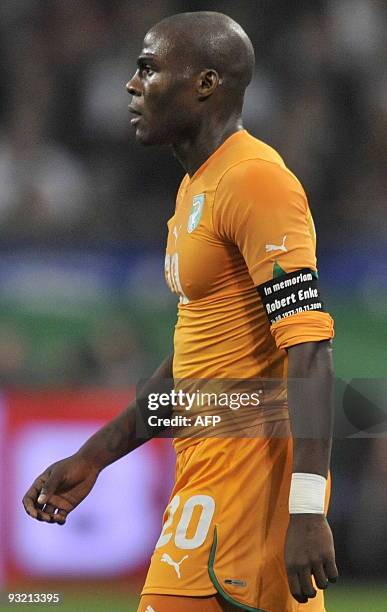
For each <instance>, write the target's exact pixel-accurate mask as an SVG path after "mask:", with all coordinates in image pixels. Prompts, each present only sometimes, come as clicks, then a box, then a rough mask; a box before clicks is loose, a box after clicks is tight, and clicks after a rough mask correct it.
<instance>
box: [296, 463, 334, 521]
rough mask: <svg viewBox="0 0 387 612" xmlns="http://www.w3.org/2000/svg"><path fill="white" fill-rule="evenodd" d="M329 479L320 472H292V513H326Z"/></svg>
mask: <svg viewBox="0 0 387 612" xmlns="http://www.w3.org/2000/svg"><path fill="white" fill-rule="evenodd" d="M326 484H327V479H326V478H324V476H320V474H304V473H303V472H295V473H294V474H292V481H291V484H290V493H289V513H290V514H324V502H325V489H326Z"/></svg>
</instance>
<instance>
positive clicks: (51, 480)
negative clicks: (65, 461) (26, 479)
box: [37, 470, 62, 504]
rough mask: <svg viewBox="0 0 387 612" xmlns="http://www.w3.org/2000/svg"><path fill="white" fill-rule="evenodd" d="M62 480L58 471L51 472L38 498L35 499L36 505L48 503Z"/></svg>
mask: <svg viewBox="0 0 387 612" xmlns="http://www.w3.org/2000/svg"><path fill="white" fill-rule="evenodd" d="M61 479H62V476H61V474H60V473H58V471H56V472H55V470H54V471H53V472H51V474H50V476H49V477H48V478H47V480H46V482H45V483H44V484H43V485H42V487H41V490H40V493H39V497H38V499H37V501H38V504H47V503H48V502H49V501H50V498H51V496H52V495H53V494H54V493H55V491H56V490H57V488H58V485H59V483H60V481H61Z"/></svg>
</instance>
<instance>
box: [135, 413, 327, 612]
mask: <svg viewBox="0 0 387 612" xmlns="http://www.w3.org/2000/svg"><path fill="white" fill-rule="evenodd" d="M291 473H292V439H291V437H290V435H289V422H288V421H287V420H283V421H276V422H271V423H264V424H262V425H259V426H258V428H257V431H256V435H255V437H254V438H206V439H201V440H199V441H195V444H192V446H189V447H188V448H184V449H183V450H182V451H181V452H180V453H178V455H177V459H176V482H175V486H174V488H173V491H172V493H171V498H170V502H169V504H168V506H167V509H166V511H165V513H164V517H163V527H162V531H161V534H160V537H159V540H158V542H157V543H156V547H155V551H154V553H153V555H152V559H151V564H150V568H149V571H148V575H147V578H146V581H145V585H144V588H143V591H142V594H143V595H146V594H159V595H186V596H189V597H201V596H206V595H212V594H215V593H219V594H220V595H222V596H223V598H224V599H225V600H226V601H228V602H229V603H233V604H235V605H237V606H238V607H239V608H241V609H244V610H251V611H260V610H264V611H265V612H298V611H300V612H301V611H303V610H305V612H324V600H323V592H322V591H318V595H317V597H315V598H314V599H312V600H310V601H309V602H308V603H307V604H298V603H297V602H296V601H295V599H294V598H293V597H292V595H291V593H290V591H289V587H288V581H287V575H286V569H285V564H284V542H285V535H286V530H287V526H288V521H289V513H288V499H289V487H290V478H291ZM327 502H328V499H327Z"/></svg>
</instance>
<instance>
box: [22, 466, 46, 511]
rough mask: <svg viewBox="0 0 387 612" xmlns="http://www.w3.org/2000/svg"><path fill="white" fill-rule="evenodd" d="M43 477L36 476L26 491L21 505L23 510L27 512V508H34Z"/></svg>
mask: <svg viewBox="0 0 387 612" xmlns="http://www.w3.org/2000/svg"><path fill="white" fill-rule="evenodd" d="M44 480H45V479H44V477H43V475H42V476H38V478H36V480H34V482H33V483H32V485H31V486H30V488H29V489H28V491H27V493H26V494H25V495H24V497H23V505H24V508H25V509H26V510H27V508H31V509H32V508H34V507H35V504H36V502H37V499H38V495H39V492H40V490H41V488H42V486H43V484H44Z"/></svg>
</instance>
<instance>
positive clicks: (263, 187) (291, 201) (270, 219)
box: [213, 160, 333, 348]
mask: <svg viewBox="0 0 387 612" xmlns="http://www.w3.org/2000/svg"><path fill="white" fill-rule="evenodd" d="M213 215H214V219H213V221H214V228H215V230H216V231H217V232H218V233H219V235H220V236H221V237H222V239H223V240H226V241H230V242H231V243H233V244H234V245H236V246H237V247H238V249H239V251H240V253H241V254H242V256H243V258H244V260H245V262H246V265H247V268H248V271H249V274H250V276H251V278H252V280H253V283H254V285H255V286H256V287H257V289H258V292H259V294H260V296H261V299H262V302H263V305H264V308H265V309H266V312H267V314H268V317H269V321H270V330H271V333H272V335H273V337H274V339H275V341H276V344H277V346H278V347H279V348H288V347H290V346H293V345H295V344H300V343H302V342H308V341H319V340H325V339H329V338H331V337H333V321H332V319H331V317H330V316H329V315H328V314H327V313H326V312H324V311H323V305H322V302H321V299H320V297H319V293H318V286H317V285H318V281H317V263H316V253H315V249H316V237H315V230H314V225H313V219H312V216H311V214H310V210H309V207H308V203H307V199H306V195H305V192H304V190H303V188H302V185H301V184H300V182H299V181H298V180H297V178H296V177H295V176H294V175H293V174H292V173H291V172H290V171H289V170H288V169H287V168H286V167H285V166H281V165H280V164H278V163H273V162H268V161H263V160H248V161H243V162H240V163H239V164H237V165H236V166H234V167H232V168H231V169H229V170H228V171H227V172H226V173H225V175H223V177H222V179H221V180H220V182H219V185H218V188H217V191H216V195H215V202H214V211H213ZM316 296H318V297H316ZM318 304H320V305H321V307H319V306H318Z"/></svg>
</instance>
